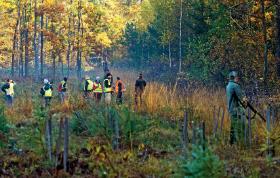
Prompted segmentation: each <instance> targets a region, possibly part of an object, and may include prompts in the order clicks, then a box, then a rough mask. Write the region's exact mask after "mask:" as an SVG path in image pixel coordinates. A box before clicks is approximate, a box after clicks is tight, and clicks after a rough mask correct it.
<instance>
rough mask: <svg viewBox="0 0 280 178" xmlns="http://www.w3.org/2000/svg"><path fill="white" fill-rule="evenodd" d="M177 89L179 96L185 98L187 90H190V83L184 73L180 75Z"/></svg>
mask: <svg viewBox="0 0 280 178" xmlns="http://www.w3.org/2000/svg"><path fill="white" fill-rule="evenodd" d="M175 89H176V91H177V93H178V94H180V95H183V96H184V95H186V93H187V89H188V81H187V79H186V78H185V75H184V73H179V74H178V78H177V81H176V85H175Z"/></svg>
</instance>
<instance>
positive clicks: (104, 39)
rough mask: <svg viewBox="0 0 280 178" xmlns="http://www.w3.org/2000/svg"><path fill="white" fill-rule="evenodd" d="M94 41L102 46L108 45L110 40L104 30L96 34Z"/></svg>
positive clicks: (110, 42)
mask: <svg viewBox="0 0 280 178" xmlns="http://www.w3.org/2000/svg"><path fill="white" fill-rule="evenodd" d="M96 41H97V42H98V43H100V44H101V45H102V46H104V47H110V46H111V44H112V41H111V40H110V39H109V37H108V35H107V33H106V32H101V33H99V34H98V35H97V36H96Z"/></svg>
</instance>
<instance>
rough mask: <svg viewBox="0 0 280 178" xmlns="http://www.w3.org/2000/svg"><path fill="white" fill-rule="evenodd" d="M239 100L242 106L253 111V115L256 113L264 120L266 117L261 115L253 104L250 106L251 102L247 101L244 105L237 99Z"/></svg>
mask: <svg viewBox="0 0 280 178" xmlns="http://www.w3.org/2000/svg"><path fill="white" fill-rule="evenodd" d="M239 102H240V104H241V105H242V107H243V108H245V109H246V108H247V107H248V108H249V109H251V111H253V113H254V114H255V115H254V117H255V116H256V115H258V116H259V117H260V118H261V119H262V120H263V121H264V122H266V119H265V118H264V117H263V115H262V114H261V113H260V112H258V111H257V110H256V109H255V108H254V107H253V106H252V104H251V103H249V102H247V106H245V104H244V103H242V102H241V101H239ZM254 117H252V118H254Z"/></svg>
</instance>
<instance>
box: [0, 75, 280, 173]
mask: <svg viewBox="0 0 280 178" xmlns="http://www.w3.org/2000/svg"><path fill="white" fill-rule="evenodd" d="M113 74H114V76H117V75H118V76H120V77H121V78H122V79H123V81H125V83H126V87H127V91H126V93H125V97H124V104H123V105H116V104H115V102H114V101H115V100H114V99H112V104H111V105H110V106H107V105H105V104H104V103H103V102H101V103H96V101H94V100H93V99H84V98H83V97H82V91H81V87H80V82H78V81H77V80H70V81H69V87H70V90H69V96H68V101H67V102H65V103H64V104H60V102H59V100H58V96H57V92H56V89H55V96H54V98H53V101H52V105H51V107H50V108H49V109H42V107H41V105H42V104H41V103H42V100H43V99H42V98H41V97H40V96H39V89H40V85H39V84H36V83H32V82H24V83H22V82H18V84H17V85H16V97H15V103H14V106H13V107H12V108H7V107H5V106H1V108H2V112H0V113H1V114H0V157H1V159H0V175H1V176H0V177H70V176H73V177H183V176H187V177H279V175H280V159H278V157H277V156H279V153H280V150H279V149H280V148H279V142H278V139H273V138H274V137H273V135H279V133H280V132H279V126H278V124H274V125H273V129H272V131H271V133H270V134H269V136H268V134H267V132H266V129H265V128H266V125H265V124H264V123H262V122H261V121H259V120H257V119H256V120H254V121H252V138H251V144H248V141H247V142H246V144H241V145H233V146H231V145H229V144H228V137H229V127H230V122H229V119H228V116H227V114H226V112H225V111H226V110H225V98H224V96H225V94H224V91H223V89H209V88H201V89H194V90H192V91H191V92H189V93H188V95H187V96H185V97H180V95H179V94H178V93H177V92H176V91H175V90H173V89H170V88H169V87H167V86H165V85H164V84H159V83H156V82H151V83H148V86H147V88H146V92H145V95H144V105H142V107H141V108H138V110H137V111H135V110H134V95H133V85H134V81H135V78H136V77H137V75H136V74H132V73H129V74H127V73H123V72H118V71H113ZM1 103H4V101H3V100H2V101H1ZM185 111H187V113H188V121H189V122H188V127H187V130H188V131H187V134H188V139H187V140H186V141H185V142H184V141H183V139H182V138H183V136H182V135H183V134H182V132H183V131H184V128H183V125H184V114H185ZM222 113H223V114H222ZM276 118H277V117H276ZM50 120H51V125H52V127H51V128H52V134H51V140H52V141H51V142H48V137H47V136H48V135H47V134H46V133H47V132H46V131H47V130H48V129H47V127H46V125H47V123H48V121H50ZM66 120H67V121H69V148H68V150H69V156H68V162H67V165H68V168H67V169H68V172H65V171H63V150H64V148H65V147H64V146H65V144H64V140H65V139H64V138H65V137H64V133H67V132H66V131H65V121H66ZM276 121H277V120H276ZM202 122H204V123H205V137H206V138H205V139H204V138H203V134H202V130H201V124H202ZM216 123H219V124H216ZM276 123H277V122H276ZM267 138H271V142H272V145H273V147H274V151H275V155H274V157H268V156H267V154H266V152H267V144H266V143H267ZM48 143H52V144H51V155H52V157H51V158H52V159H51V160H50V156H49V152H48ZM66 145H67V144H66ZM66 149H67V148H66Z"/></svg>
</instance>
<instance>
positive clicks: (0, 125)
mask: <svg viewBox="0 0 280 178" xmlns="http://www.w3.org/2000/svg"><path fill="white" fill-rule="evenodd" d="M8 132H9V127H8V122H7V118H6V116H5V114H4V108H3V107H0V134H3V135H6V134H8Z"/></svg>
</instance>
